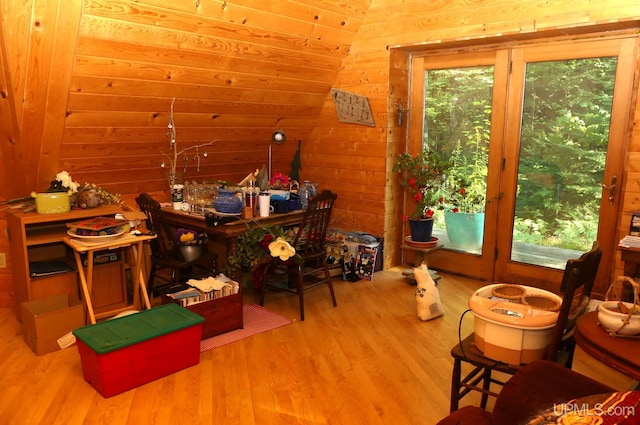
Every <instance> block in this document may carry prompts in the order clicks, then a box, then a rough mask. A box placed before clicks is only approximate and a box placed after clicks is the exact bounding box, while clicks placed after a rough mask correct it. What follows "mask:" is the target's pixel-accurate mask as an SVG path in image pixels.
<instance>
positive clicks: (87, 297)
mask: <svg viewBox="0 0 640 425" xmlns="http://www.w3.org/2000/svg"><path fill="white" fill-rule="evenodd" d="M73 253H74V256H75V259H76V267H77V269H78V276H80V286H81V287H82V295H83V296H84V302H85V304H86V306H87V314H88V315H89V321H90V322H91V324H92V325H95V323H96V315H95V313H94V312H93V303H92V302H91V284H92V282H91V277H92V276H93V252H91V251H88V252H87V274H86V275H85V273H84V266H83V265H82V258H81V257H80V253H79V252H77V251H74V252H73Z"/></svg>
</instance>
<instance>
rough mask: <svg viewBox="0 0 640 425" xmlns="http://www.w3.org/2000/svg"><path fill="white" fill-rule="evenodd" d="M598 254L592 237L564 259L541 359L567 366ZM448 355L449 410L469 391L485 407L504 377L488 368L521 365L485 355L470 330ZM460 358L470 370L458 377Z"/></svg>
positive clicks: (512, 369) (511, 370)
mask: <svg viewBox="0 0 640 425" xmlns="http://www.w3.org/2000/svg"><path fill="white" fill-rule="evenodd" d="M601 257H602V250H601V249H600V247H599V244H598V242H597V241H596V242H594V244H593V247H592V248H591V250H590V251H589V252H586V253H584V254H583V255H582V256H580V258H578V259H572V260H568V261H567V265H566V267H565V270H564V274H563V277H562V283H561V285H560V290H561V292H562V293H563V298H562V304H561V306H560V310H559V312H558V320H557V322H556V325H555V326H554V328H553V332H552V336H551V343H550V345H549V347H548V348H547V351H546V353H545V356H544V360H550V361H553V362H556V363H559V364H561V365H563V366H566V367H568V368H571V365H572V362H573V352H574V349H575V340H574V338H573V328H574V326H575V322H576V320H577V319H578V317H579V316H580V315H581V314H582V313H584V311H585V309H586V306H587V303H588V302H589V297H590V296H591V290H592V289H593V284H594V282H595V278H596V274H597V272H598V266H599V265H600V258H601ZM580 288H582V291H581V293H577V292H578V289H580ZM451 356H452V357H453V361H454V362H453V374H452V379H451V405H450V412H453V411H455V410H457V409H458V403H459V401H460V400H461V399H462V398H463V397H464V396H465V395H467V394H468V393H470V392H471V391H478V392H480V393H482V397H481V401H480V405H481V407H482V408H483V409H485V408H486V406H487V400H488V397H489V396H492V397H497V396H498V393H496V392H493V391H491V384H492V383H493V384H498V385H504V381H503V380H500V379H496V378H495V377H494V376H492V372H502V373H505V374H508V375H513V374H514V373H516V372H517V371H518V370H519V369H520V368H521V366H520V365H510V364H506V363H503V362H500V361H497V360H493V359H490V358H488V357H485V356H484V355H483V354H482V352H481V351H480V350H479V349H478V348H477V347H475V345H474V334H473V333H471V334H470V335H469V336H468V337H466V338H464V339H463V340H462V341H461V342H460V343H459V344H456V345H455V346H454V347H453V348H452V349H451ZM463 362H464V363H469V364H470V365H471V366H472V370H471V371H470V372H469V373H468V374H467V375H466V376H465V377H464V378H463V377H462V363H463Z"/></svg>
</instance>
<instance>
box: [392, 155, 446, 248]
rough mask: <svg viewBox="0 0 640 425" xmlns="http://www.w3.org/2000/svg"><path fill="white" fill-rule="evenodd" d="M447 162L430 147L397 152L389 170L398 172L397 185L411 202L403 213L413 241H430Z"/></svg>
mask: <svg viewBox="0 0 640 425" xmlns="http://www.w3.org/2000/svg"><path fill="white" fill-rule="evenodd" d="M450 168H451V163H450V162H449V161H447V160H445V159H443V158H442V157H441V156H440V155H439V154H438V153H436V152H434V151H432V150H424V151H422V152H421V153H419V154H416V155H411V154H410V153H407V152H405V153H401V154H400V155H398V158H397V160H396V163H395V165H394V166H393V171H394V172H397V173H398V174H399V175H400V179H401V180H400V185H401V186H402V187H403V188H404V189H405V190H406V191H407V195H408V197H409V198H410V199H412V200H413V202H414V208H413V211H412V212H411V213H410V214H405V215H404V216H403V219H404V220H408V221H409V227H410V229H411V240H412V241H413V242H430V241H431V232H432V230H433V215H434V213H435V211H436V210H438V209H441V207H440V198H441V191H442V186H443V183H444V181H445V176H446V175H447V172H448V171H449V169H450Z"/></svg>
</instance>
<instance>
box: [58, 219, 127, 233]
mask: <svg viewBox="0 0 640 425" xmlns="http://www.w3.org/2000/svg"><path fill="white" fill-rule="evenodd" d="M127 223H128V221H127V220H119V219H116V218H111V217H92V218H88V219H86V220H80V221H74V222H72V223H67V228H69V229H76V230H77V229H81V230H92V231H95V232H99V231H101V230H105V229H110V228H112V227H119V226H122V225H124V224H127Z"/></svg>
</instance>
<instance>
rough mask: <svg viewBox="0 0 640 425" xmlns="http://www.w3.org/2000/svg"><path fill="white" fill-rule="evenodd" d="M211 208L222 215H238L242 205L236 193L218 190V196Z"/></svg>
mask: <svg viewBox="0 0 640 425" xmlns="http://www.w3.org/2000/svg"><path fill="white" fill-rule="evenodd" d="M213 207H214V208H215V209H216V211H218V212H221V213H224V214H238V213H239V212H241V211H242V208H243V207H244V205H243V204H242V199H240V198H239V197H238V196H237V195H236V192H232V191H230V190H222V189H220V190H218V196H217V197H216V199H215V200H214V201H213Z"/></svg>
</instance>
